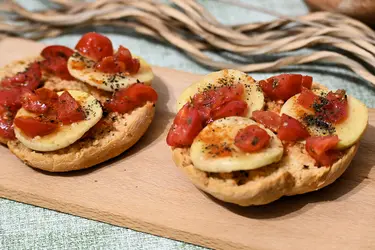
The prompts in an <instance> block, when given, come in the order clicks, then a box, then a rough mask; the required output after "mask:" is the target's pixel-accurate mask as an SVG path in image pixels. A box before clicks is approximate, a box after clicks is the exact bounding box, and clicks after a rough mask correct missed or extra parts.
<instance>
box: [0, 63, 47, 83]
mask: <svg viewBox="0 0 375 250" xmlns="http://www.w3.org/2000/svg"><path fill="white" fill-rule="evenodd" d="M41 80H42V73H41V71H40V66H39V63H38V62H34V63H31V64H30V65H29V67H28V68H27V69H26V70H25V71H24V72H21V73H18V74H16V75H15V76H12V77H7V78H5V79H3V80H2V81H1V82H0V86H1V87H3V88H14V87H20V88H21V87H22V88H27V89H30V90H34V89H36V88H37V87H38V86H39V85H40V82H41Z"/></svg>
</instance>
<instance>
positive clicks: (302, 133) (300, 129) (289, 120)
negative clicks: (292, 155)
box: [277, 114, 310, 141]
mask: <svg viewBox="0 0 375 250" xmlns="http://www.w3.org/2000/svg"><path fill="white" fill-rule="evenodd" d="M309 136H310V134H309V132H308V131H307V130H306V128H305V127H304V126H303V125H302V124H301V123H300V122H299V121H298V120H296V119H294V118H293V117H290V116H288V115H286V114H282V116H281V125H280V127H279V131H278V133H277V137H279V139H280V140H283V141H299V140H303V139H306V138H307V137H309Z"/></svg>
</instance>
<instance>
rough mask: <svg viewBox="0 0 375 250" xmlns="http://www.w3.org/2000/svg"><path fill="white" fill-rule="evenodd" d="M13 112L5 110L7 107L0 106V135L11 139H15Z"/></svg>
mask: <svg viewBox="0 0 375 250" xmlns="http://www.w3.org/2000/svg"><path fill="white" fill-rule="evenodd" d="M13 116H14V113H13V112H10V111H8V110H7V108H5V107H3V106H0V137H2V138H5V139H9V140H13V139H15V138H16V137H15V135H14V129H13Z"/></svg>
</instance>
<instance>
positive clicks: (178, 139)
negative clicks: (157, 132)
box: [167, 103, 203, 147]
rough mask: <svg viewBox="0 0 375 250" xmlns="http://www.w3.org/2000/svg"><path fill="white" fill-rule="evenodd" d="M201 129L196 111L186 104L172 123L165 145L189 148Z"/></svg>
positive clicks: (200, 121)
mask: <svg viewBox="0 0 375 250" xmlns="http://www.w3.org/2000/svg"><path fill="white" fill-rule="evenodd" d="M202 129H203V127H202V120H201V118H200V116H199V112H198V109H197V108H196V107H194V106H193V105H191V104H190V103H187V104H185V105H184V106H183V107H182V108H181V109H180V111H179V112H178V113H177V115H176V117H175V119H174V121H173V124H172V126H171V128H170V130H169V133H168V136H167V144H168V145H169V146H171V147H187V146H190V145H191V144H192V143H193V141H194V138H195V137H196V136H197V135H198V134H199V132H200V131H201V130H202Z"/></svg>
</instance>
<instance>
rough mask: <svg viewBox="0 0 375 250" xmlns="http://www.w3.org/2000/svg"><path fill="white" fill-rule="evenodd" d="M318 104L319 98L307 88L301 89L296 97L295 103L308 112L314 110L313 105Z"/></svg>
mask: <svg viewBox="0 0 375 250" xmlns="http://www.w3.org/2000/svg"><path fill="white" fill-rule="evenodd" d="M319 102H320V99H319V96H317V95H316V94H314V92H312V91H311V90H309V89H307V88H302V91H301V94H300V95H299V96H298V99H297V103H298V104H299V105H301V106H302V107H304V108H306V109H310V110H314V104H317V103H319Z"/></svg>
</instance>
